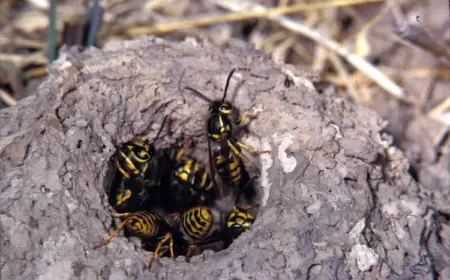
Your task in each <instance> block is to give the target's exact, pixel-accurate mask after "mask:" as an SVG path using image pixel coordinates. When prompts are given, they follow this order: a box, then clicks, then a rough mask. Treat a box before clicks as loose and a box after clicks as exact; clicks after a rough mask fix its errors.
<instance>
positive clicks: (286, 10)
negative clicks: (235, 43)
mask: <svg viewBox="0 0 450 280" xmlns="http://www.w3.org/2000/svg"><path fill="white" fill-rule="evenodd" d="M383 1H384V0H335V1H330V2H325V3H324V2H319V3H311V4H304V3H301V4H296V5H292V6H288V7H277V8H271V9H266V8H265V7H263V6H259V7H257V6H255V5H247V7H246V5H245V4H246V3H245V2H241V3H240V11H239V12H238V11H235V13H232V14H227V15H220V16H205V17H202V18H196V19H188V20H183V21H177V22H168V23H159V24H155V25H153V26H151V27H148V26H139V27H132V28H129V29H128V30H127V33H128V34H129V35H131V36H138V35H144V34H161V33H167V32H172V31H175V30H179V29H185V28H192V27H200V26H207V25H212V24H218V23H225V22H233V21H242V20H249V19H254V18H260V17H267V16H274V15H282V14H290V13H297V12H300V11H315V10H320V9H325V8H332V7H343V6H350V5H352V6H353V5H362V4H366V3H374V2H383ZM213 2H216V3H217V1H213ZM220 2H223V3H222V4H224V5H227V4H228V3H227V2H228V1H220ZM231 2H233V1H231Z"/></svg>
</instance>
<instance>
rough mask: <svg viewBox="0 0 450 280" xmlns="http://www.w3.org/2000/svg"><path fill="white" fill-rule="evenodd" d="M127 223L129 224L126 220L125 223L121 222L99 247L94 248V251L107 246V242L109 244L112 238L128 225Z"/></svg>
mask: <svg viewBox="0 0 450 280" xmlns="http://www.w3.org/2000/svg"><path fill="white" fill-rule="evenodd" d="M128 222H129V220H128V219H126V220H125V221H123V222H122V223H121V224H120V226H119V227H118V228H117V229H116V230H115V231H113V232H112V233H111V234H110V235H109V236H108V238H106V239H105V241H103V242H102V243H101V244H100V245H97V246H95V247H94V249H98V248H100V247H103V246H105V245H107V244H108V243H109V242H111V240H112V239H113V238H114V236H116V235H117V234H118V233H119V231H121V230H122V229H123V228H124V227H125V226H126V225H127V224H128Z"/></svg>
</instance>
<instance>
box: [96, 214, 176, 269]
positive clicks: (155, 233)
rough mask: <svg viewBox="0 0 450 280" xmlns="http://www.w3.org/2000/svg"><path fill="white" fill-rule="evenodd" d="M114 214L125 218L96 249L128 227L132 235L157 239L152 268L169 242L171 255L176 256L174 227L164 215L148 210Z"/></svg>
mask: <svg viewBox="0 0 450 280" xmlns="http://www.w3.org/2000/svg"><path fill="white" fill-rule="evenodd" d="M113 215H114V216H116V217H122V218H123V219H124V220H123V222H122V223H121V224H120V225H119V227H117V229H116V230H114V231H113V232H112V233H111V234H110V235H109V236H108V238H106V239H105V241H103V242H102V243H101V244H99V245H97V246H95V247H94V249H98V248H100V247H103V246H105V245H107V244H108V243H110V242H111V240H112V239H113V238H114V236H116V235H117V234H118V233H119V232H120V231H121V230H123V229H124V228H126V229H127V230H128V232H129V233H130V235H133V236H137V237H140V238H141V239H143V240H155V241H157V246H156V249H155V250H154V254H153V255H152V258H151V259H150V263H149V269H151V267H152V264H153V262H154V261H155V260H156V257H158V256H160V255H161V254H160V252H161V250H162V249H163V247H164V246H165V244H167V243H168V247H169V252H170V257H172V258H174V257H175V254H174V250H173V236H172V233H171V229H172V228H171V226H170V224H169V223H168V220H167V219H166V218H165V217H164V216H162V215H161V214H159V213H157V212H147V211H140V212H135V213H122V214H118V213H115V214H113Z"/></svg>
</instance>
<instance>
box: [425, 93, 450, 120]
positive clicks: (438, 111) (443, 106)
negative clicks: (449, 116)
mask: <svg viewBox="0 0 450 280" xmlns="http://www.w3.org/2000/svg"><path fill="white" fill-rule="evenodd" d="M447 110H450V97H447V98H446V99H445V100H444V101H442V102H441V103H439V104H438V105H437V106H436V107H434V108H433V109H431V110H430V111H429V112H428V116H430V117H433V118H438V117H439V116H440V115H444V112H445V111H447ZM448 113H450V112H448Z"/></svg>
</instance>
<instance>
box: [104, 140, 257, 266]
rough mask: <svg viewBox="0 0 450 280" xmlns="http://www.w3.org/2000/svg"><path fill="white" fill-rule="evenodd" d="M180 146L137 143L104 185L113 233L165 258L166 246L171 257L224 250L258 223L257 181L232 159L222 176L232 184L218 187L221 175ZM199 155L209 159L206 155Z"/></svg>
mask: <svg viewBox="0 0 450 280" xmlns="http://www.w3.org/2000/svg"><path fill="white" fill-rule="evenodd" d="M179 142H181V144H179V145H172V146H170V147H168V148H164V149H162V148H159V147H158V143H157V144H156V147H155V146H153V145H152V144H150V143H149V141H143V140H142V139H140V138H135V139H134V140H133V141H131V142H129V143H126V144H124V145H122V146H121V147H119V148H118V149H117V152H116V154H115V155H114V156H113V157H112V160H111V164H110V168H109V170H108V172H107V175H106V176H107V177H108V178H106V179H105V183H106V185H105V191H106V193H107V194H108V201H109V203H110V205H111V206H112V207H113V208H114V210H115V211H116V212H117V213H114V214H113V215H114V216H117V219H114V220H115V221H116V223H115V227H114V228H115V229H118V228H123V230H124V232H125V236H127V237H129V236H137V237H138V238H140V239H141V244H142V248H143V249H145V250H148V251H152V252H155V250H156V251H157V252H156V253H157V254H158V255H159V256H163V257H167V256H170V255H171V253H170V246H169V244H170V240H172V241H173V251H174V256H175V257H177V256H180V255H181V256H187V257H192V256H194V255H197V254H200V253H201V252H202V251H203V250H205V249H210V250H214V251H219V250H222V249H226V248H228V246H229V245H230V244H231V243H232V242H233V240H235V239H236V238H237V237H238V236H239V235H240V234H241V233H242V232H244V231H246V230H248V229H250V228H251V225H252V224H253V222H254V220H255V218H256V214H257V209H258V204H257V203H258V201H259V197H260V194H259V191H258V190H259V187H258V186H257V183H258V180H257V177H256V176H253V174H252V173H251V172H253V171H252V170H250V169H251V167H250V166H249V165H248V164H245V163H244V162H243V161H242V160H241V159H240V158H239V157H238V156H236V155H234V154H233V157H234V158H235V159H236V161H235V163H233V162H231V161H227V163H228V166H229V167H228V169H226V168H225V170H227V172H228V173H227V172H225V173H227V174H228V176H229V178H228V179H230V182H233V180H234V182H235V184H232V183H227V182H226V180H225V181H222V180H221V178H222V176H223V175H222V174H221V175H219V173H210V172H208V171H207V170H208V168H207V166H206V160H197V159H196V157H193V156H191V154H192V151H193V150H195V146H194V145H192V144H189V145H188V144H187V141H185V142H184V143H182V141H179ZM191 146H194V147H191ZM180 151H183V152H182V153H181V152H180ZM197 152H198V151H197ZM201 153H203V154H206V156H205V157H204V158H208V151H201V152H200V154H201ZM198 158H200V157H198ZM210 168H211V167H210ZM225 173H224V174H225ZM213 174H215V175H214V176H213ZM212 176H213V177H214V178H215V179H214V180H213V179H212V178H213V177H212ZM233 178H234V179H233ZM237 178H238V179H239V180H238V179H237ZM215 181H217V182H215ZM125 213H127V214H125ZM110 237H111V236H110ZM108 239H109V238H108ZM158 245H161V248H160V250H159V251H158V250H157V248H158ZM156 253H155V254H156ZM155 254H154V255H155Z"/></svg>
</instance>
